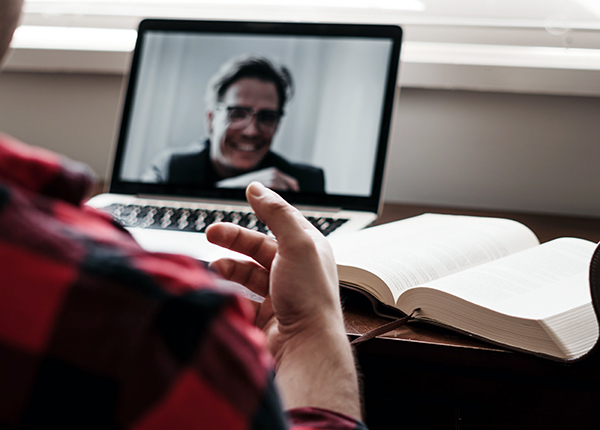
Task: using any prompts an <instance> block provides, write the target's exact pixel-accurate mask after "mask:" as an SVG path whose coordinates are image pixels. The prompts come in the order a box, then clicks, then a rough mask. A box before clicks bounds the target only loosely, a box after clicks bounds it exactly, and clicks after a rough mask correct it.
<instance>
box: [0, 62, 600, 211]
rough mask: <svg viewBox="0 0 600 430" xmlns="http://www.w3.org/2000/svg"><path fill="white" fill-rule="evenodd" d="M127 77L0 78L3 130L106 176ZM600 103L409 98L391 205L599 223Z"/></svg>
mask: <svg viewBox="0 0 600 430" xmlns="http://www.w3.org/2000/svg"><path fill="white" fill-rule="evenodd" d="M121 82H122V77H121V76H118V75H78V74H41V73H40V74H34V73H13V72H4V73H2V74H0V130H1V131H3V132H5V133H9V134H12V135H14V136H16V137H18V138H20V139H22V140H24V141H27V142H29V143H33V144H36V145H41V146H45V147H47V148H50V149H53V150H55V151H59V152H62V153H65V154H67V155H69V156H70V157H71V158H75V159H78V160H82V161H85V162H87V163H88V164H90V165H91V166H92V168H93V169H94V170H96V172H98V174H99V175H100V176H101V177H105V173H106V167H107V165H108V162H109V157H110V150H111V146H112V144H113V135H114V130H115V123H116V119H117V117H118V115H119V109H120V108H119V105H120V91H121ZM599 140H600V98H593V97H567V96H541V95H524V94H508V93H485V92H469V91H448V90H422V89H410V88H407V89H403V90H402V92H401V95H400V97H399V102H398V106H397V110H396V121H395V126H394V133H393V136H392V141H391V146H390V159H389V166H388V173H387V176H386V178H387V180H386V194H385V199H386V201H393V202H409V203H422V204H436V205H454V206H467V207H476V208H498V209H508V210H519V211H536V212H550V213H566V214H580V215H591V216H600V142H599Z"/></svg>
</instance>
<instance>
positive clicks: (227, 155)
mask: <svg viewBox="0 0 600 430" xmlns="http://www.w3.org/2000/svg"><path fill="white" fill-rule="evenodd" d="M219 106H220V107H222V108H220V109H215V110H213V111H211V112H209V113H208V116H207V120H208V130H209V137H210V142H211V146H210V158H211V160H212V162H213V165H214V167H215V170H216V171H217V173H218V174H219V175H221V176H222V177H224V178H227V177H231V176H235V175H238V174H240V173H243V172H247V171H251V170H253V169H255V168H256V166H257V165H258V164H259V163H260V162H261V160H262V159H263V158H264V156H265V155H266V154H267V152H268V151H269V148H270V147H271V141H272V140H273V136H274V135H275V131H276V128H273V129H271V130H269V129H266V128H265V127H259V126H258V124H257V118H256V116H253V117H252V120H251V121H250V122H249V123H248V125H247V126H245V127H243V128H239V129H234V128H232V127H231V122H230V119H229V116H228V110H227V108H232V107H241V108H249V109H252V110H253V111H254V112H259V111H263V110H266V111H278V110H279V96H278V95H277V89H276V87H275V84H274V83H273V82H267V81H262V80H260V79H256V78H242V79H240V80H239V81H236V82H234V83H233V84H232V85H231V86H230V87H229V88H228V89H227V91H226V92H225V94H224V95H223V99H222V100H221V102H220V103H219Z"/></svg>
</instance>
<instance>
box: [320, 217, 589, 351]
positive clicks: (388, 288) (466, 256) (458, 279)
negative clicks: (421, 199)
mask: <svg viewBox="0 0 600 430" xmlns="http://www.w3.org/2000/svg"><path fill="white" fill-rule="evenodd" d="M331 243H332V246H333V248H334V253H335V257H336V262H337V264H338V272H339V277H340V283H341V285H342V286H345V287H350V288H352V289H354V290H359V291H361V292H363V293H366V294H368V295H370V296H371V297H372V298H375V299H376V300H377V302H380V303H382V304H384V305H387V306H390V307H393V308H395V309H398V310H400V311H401V312H402V313H404V314H410V313H412V312H413V311H415V310H416V312H415V314H414V317H415V318H417V319H419V320H423V321H428V322H433V323H435V324H439V325H443V326H446V327H449V328H452V329H454V330H457V331H461V332H465V333H468V334H470V335H472V336H475V337H478V338H482V339H485V340H488V341H491V342H494V343H497V344H500V345H504V346H507V347H510V348H513V349H518V350H522V351H526V352H530V353H533V354H537V355H542V356H545V357H548V358H553V359H556V360H562V361H571V360H576V359H580V358H582V357H583V356H585V354H586V353H587V352H589V351H590V350H591V349H592V348H593V346H594V345H595V343H596V341H597V339H598V323H597V319H596V315H595V313H594V309H593V306H592V302H591V294H590V288H589V280H588V275H589V266H590V260H591V257H592V254H593V252H594V250H595V248H596V244H595V243H593V242H590V241H587V240H583V239H575V238H560V239H556V240H553V241H550V242H547V243H544V244H541V245H540V244H539V241H538V239H537V238H536V236H535V234H534V233H533V232H532V231H531V230H529V229H528V228H527V227H526V226H524V225H523V224H520V223H518V222H516V221H512V220H508V219H500V218H485V217H472V216H457V215H438V214H425V215H420V216H417V217H414V218H409V219H405V220H401V221H396V222H393V223H389V224H384V225H381V226H377V227H372V228H369V229H366V230H362V231H359V232H357V233H352V234H350V235H346V236H342V237H340V238H336V239H331Z"/></svg>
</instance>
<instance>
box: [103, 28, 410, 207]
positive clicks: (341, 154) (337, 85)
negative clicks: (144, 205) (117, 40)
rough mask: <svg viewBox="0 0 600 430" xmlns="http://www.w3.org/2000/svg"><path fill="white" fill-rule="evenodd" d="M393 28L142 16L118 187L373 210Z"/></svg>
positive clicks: (386, 120)
mask: <svg viewBox="0 0 600 430" xmlns="http://www.w3.org/2000/svg"><path fill="white" fill-rule="evenodd" d="M400 39H401V30H400V28H399V27H396V26H370V25H341V24H296V23H294V24H291V23H247V22H245V23H244V22H203V21H175V20H146V21H143V22H142V23H141V25H140V30H139V34H138V43H137V46H136V50H135V53H134V58H133V63H132V68H131V75H130V81H129V86H128V91H127V96H126V100H125V106H124V111H123V120H122V124H121V130H120V134H119V141H118V146H117V151H116V157H115V165H114V169H113V175H112V181H111V192H114V193H125V194H147V195H161V196H181V197H190V198H210V199H226V200H236V199H243V192H244V191H243V190H244V188H245V186H246V184H247V183H249V182H250V181H252V180H259V181H261V182H263V183H265V185H268V186H270V187H271V188H273V189H276V190H278V191H279V192H280V193H281V194H282V195H283V196H284V197H285V198H286V199H287V200H288V201H290V202H292V203H298V204H309V205H331V206H339V207H343V208H346V209H364V208H367V209H368V208H369V207H373V208H375V209H376V207H377V205H378V202H379V198H380V196H381V186H382V181H383V168H384V161H385V155H386V147H387V139H388V134H389V127H390V119H391V112H392V103H393V95H394V90H395V87H396V77H397V67H398V59H399V50H400Z"/></svg>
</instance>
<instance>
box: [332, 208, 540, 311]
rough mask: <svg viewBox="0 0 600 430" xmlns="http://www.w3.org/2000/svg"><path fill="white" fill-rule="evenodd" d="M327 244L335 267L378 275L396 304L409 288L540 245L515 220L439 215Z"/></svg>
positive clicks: (431, 215) (336, 239)
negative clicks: (350, 267)
mask: <svg viewBox="0 0 600 430" xmlns="http://www.w3.org/2000/svg"><path fill="white" fill-rule="evenodd" d="M331 243H332V246H333V249H334V254H335V257H336V263H337V264H338V265H343V266H352V267H357V268H361V269H364V270H367V271H369V272H371V273H373V274H374V275H376V276H378V277H379V278H380V279H381V280H383V281H384V282H385V283H386V284H387V285H388V287H389V288H390V290H391V292H392V295H393V297H394V302H395V301H396V300H397V298H398V296H399V295H400V294H401V293H402V291H404V290H406V289H407V288H410V287H414V286H417V285H421V284H425V283H428V282H431V281H434V280H436V279H439V278H442V277H445V276H448V275H450V274H453V273H457V272H460V271H463V270H466V269H468V268H470V267H474V266H477V265H480V264H483V263H486V262H489V261H493V260H496V259H499V258H502V257H505V256H507V255H510V254H512V253H515V252H518V251H520V250H522V249H526V248H529V247H532V246H536V245H538V244H539V242H538V240H537V238H536V237H535V235H534V234H533V232H532V231H531V230H529V229H528V228H527V227H525V226H524V225H523V224H520V223H518V222H516V221H511V220H507V219H500V218H486V217H471V216H459V215H439V214H425V215H420V216H417V217H414V218H409V219H406V220H401V221H396V222H393V223H389V224H384V225H381V226H377V227H372V228H368V229H365V230H362V231H359V232H357V233H353V234H350V235H347V236H342V237H339V238H335V239H332V240H331ZM340 280H341V281H343V279H340Z"/></svg>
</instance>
